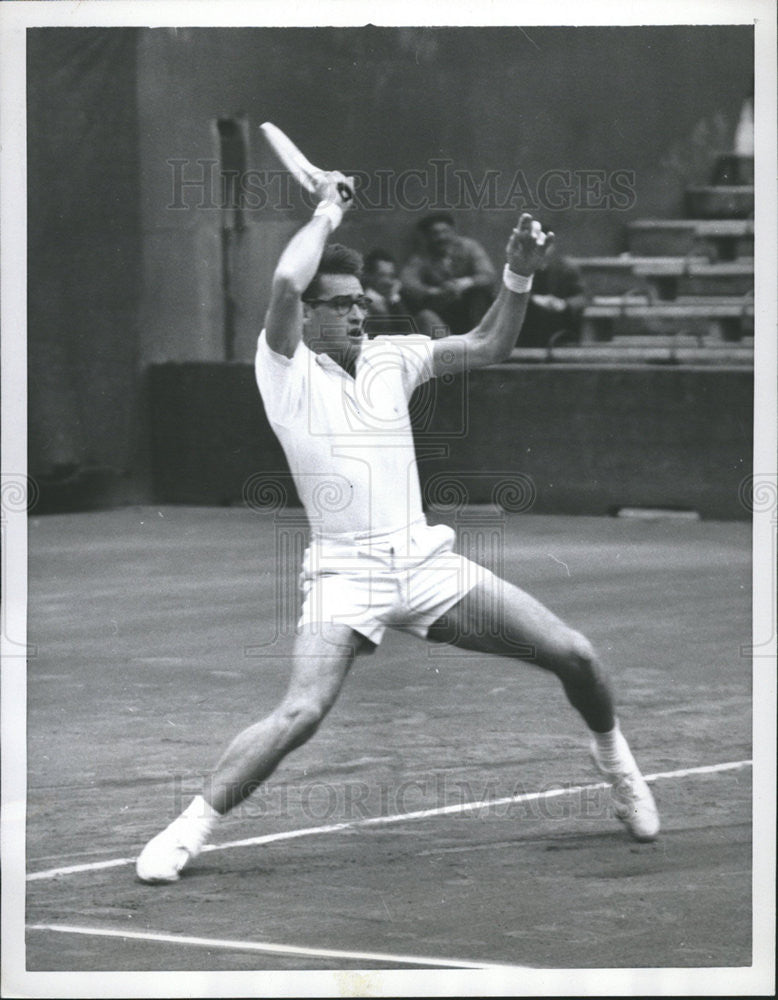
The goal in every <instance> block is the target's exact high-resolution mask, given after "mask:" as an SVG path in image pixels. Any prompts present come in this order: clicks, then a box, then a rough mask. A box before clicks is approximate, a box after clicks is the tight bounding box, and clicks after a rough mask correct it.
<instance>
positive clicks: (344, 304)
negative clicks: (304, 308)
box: [305, 295, 370, 316]
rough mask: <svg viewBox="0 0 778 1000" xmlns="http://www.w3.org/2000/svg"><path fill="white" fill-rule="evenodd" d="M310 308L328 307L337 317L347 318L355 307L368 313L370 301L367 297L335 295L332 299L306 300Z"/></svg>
mask: <svg viewBox="0 0 778 1000" xmlns="http://www.w3.org/2000/svg"><path fill="white" fill-rule="evenodd" d="M305 301H306V302H307V303H308V305H309V306H328V308H330V309H332V311H333V312H334V313H335V315H336V316H346V315H347V314H348V313H350V312H351V310H352V309H353V308H354V306H359V308H360V309H361V310H362V312H367V307H368V304H369V302H370V299H368V297H367V296H366V295H334V296H333V297H332V298H331V299H306V300H305Z"/></svg>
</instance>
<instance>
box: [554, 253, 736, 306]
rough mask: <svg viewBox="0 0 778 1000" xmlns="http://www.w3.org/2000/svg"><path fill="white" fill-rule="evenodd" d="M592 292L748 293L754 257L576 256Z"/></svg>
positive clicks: (668, 296)
mask: <svg viewBox="0 0 778 1000" xmlns="http://www.w3.org/2000/svg"><path fill="white" fill-rule="evenodd" d="M570 260H571V262H572V263H573V264H575V265H576V267H578V269H579V270H580V271H581V273H582V275H583V278H584V283H585V285H586V289H587V292H588V293H589V294H590V295H623V294H624V293H625V292H628V291H630V290H635V291H644V292H645V291H648V292H649V293H651V292H653V294H654V295H655V297H658V298H660V299H675V298H677V297H678V296H679V295H733V296H738V295H746V294H747V293H748V292H750V291H752V290H753V287H754V264H753V259H752V258H750V259H748V260H745V259H741V260H736V261H726V262H719V263H711V262H710V261H708V260H707V258H705V257H633V256H631V255H629V254H622V255H621V256H620V257H573V258H570Z"/></svg>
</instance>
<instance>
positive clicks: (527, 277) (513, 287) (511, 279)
mask: <svg viewBox="0 0 778 1000" xmlns="http://www.w3.org/2000/svg"><path fill="white" fill-rule="evenodd" d="M502 283H503V284H504V285H505V287H506V288H507V289H508V291H509V292H515V293H516V294H517V295H523V294H524V293H525V292H528V291H529V290H530V289H531V288H532V275H531V274H516V272H515V271H511V269H510V268H509V267H508V265H507V264H506V265H505V269H504V270H503V272H502Z"/></svg>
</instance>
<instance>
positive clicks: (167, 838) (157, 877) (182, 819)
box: [135, 816, 206, 883]
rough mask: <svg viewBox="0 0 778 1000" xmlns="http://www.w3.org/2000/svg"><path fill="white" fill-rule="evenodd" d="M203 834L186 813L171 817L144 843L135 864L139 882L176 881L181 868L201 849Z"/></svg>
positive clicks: (203, 841)
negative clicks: (159, 831)
mask: <svg viewBox="0 0 778 1000" xmlns="http://www.w3.org/2000/svg"><path fill="white" fill-rule="evenodd" d="M205 840H206V833H205V831H204V830H202V829H201V828H199V827H198V825H197V824H196V823H193V822H192V821H191V820H190V819H188V818H187V817H186V816H179V817H178V819H174V820H173V822H172V823H171V824H170V826H168V827H166V828H165V829H164V830H163V831H162V833H158V834H157V835H156V837H152V839H151V840H150V841H149V842H148V844H146V846H145V847H144V848H143V850H142V851H141V853H140V857H139V858H138V860H137V862H136V863H135V871H136V873H137V875H138V878H139V879H140V880H141V881H142V882H151V883H155V882H177V881H178V880H179V878H180V877H181V872H182V871H183V869H184V867H185V866H186V865H187V864H188V863H189V862H190V861H191V860H192V858H196V857H197V855H198V854H199V853H200V851H201V850H202V849H203V844H204V843H205Z"/></svg>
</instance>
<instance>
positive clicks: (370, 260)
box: [364, 247, 397, 272]
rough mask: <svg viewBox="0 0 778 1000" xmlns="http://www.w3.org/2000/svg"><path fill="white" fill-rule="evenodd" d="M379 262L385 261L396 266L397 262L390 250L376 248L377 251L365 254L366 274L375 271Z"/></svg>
mask: <svg viewBox="0 0 778 1000" xmlns="http://www.w3.org/2000/svg"><path fill="white" fill-rule="evenodd" d="M379 261H385V262H386V263H387V264H396V263H397V261H396V260H395V259H394V257H393V256H392V255H391V254H390V253H389V251H388V250H382V249H381V248H380V247H375V249H373V250H370V251H368V253H366V254H365V263H364V270H365V272H371V271H374V270H375V266H376V264H378V263H379Z"/></svg>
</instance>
